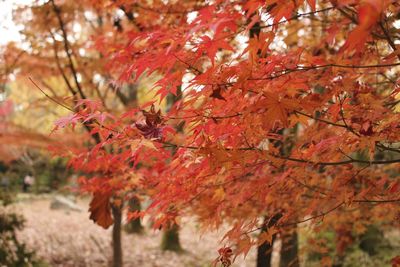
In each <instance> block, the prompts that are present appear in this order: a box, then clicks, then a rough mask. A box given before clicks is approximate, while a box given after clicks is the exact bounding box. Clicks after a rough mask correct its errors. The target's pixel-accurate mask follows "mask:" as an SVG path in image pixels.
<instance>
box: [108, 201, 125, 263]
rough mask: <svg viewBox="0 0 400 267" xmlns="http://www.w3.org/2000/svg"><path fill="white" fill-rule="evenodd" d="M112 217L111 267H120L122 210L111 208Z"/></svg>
mask: <svg viewBox="0 0 400 267" xmlns="http://www.w3.org/2000/svg"><path fill="white" fill-rule="evenodd" d="M111 209H112V215H113V217H114V225H113V229H112V247H113V260H112V264H111V266H112V267H122V266H123V262H122V243H121V223H122V209H121V207H116V206H114V205H112V206H111Z"/></svg>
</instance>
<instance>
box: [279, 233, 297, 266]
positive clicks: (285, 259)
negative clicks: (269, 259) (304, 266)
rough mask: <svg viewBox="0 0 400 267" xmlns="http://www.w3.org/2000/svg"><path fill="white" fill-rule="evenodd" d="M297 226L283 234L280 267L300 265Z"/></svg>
mask: <svg viewBox="0 0 400 267" xmlns="http://www.w3.org/2000/svg"><path fill="white" fill-rule="evenodd" d="M298 243H299V242H298V233H297V228H293V229H291V230H290V231H289V232H286V233H284V234H283V235H282V249H281V261H280V267H299V266H300V263H299V255H298Z"/></svg>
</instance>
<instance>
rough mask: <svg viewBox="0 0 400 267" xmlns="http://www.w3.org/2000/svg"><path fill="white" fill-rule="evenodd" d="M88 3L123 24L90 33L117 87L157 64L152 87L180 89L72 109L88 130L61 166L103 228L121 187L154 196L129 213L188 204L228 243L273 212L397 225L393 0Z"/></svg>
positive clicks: (171, 213)
mask: <svg viewBox="0 0 400 267" xmlns="http://www.w3.org/2000/svg"><path fill="white" fill-rule="evenodd" d="M86 5H93V6H94V7H95V8H97V9H98V10H115V9H119V10H122V11H123V12H124V13H125V15H126V16H127V18H128V20H129V22H130V26H129V27H128V29H129V30H126V31H123V32H121V33H120V35H121V36H119V38H118V39H116V38H114V36H112V37H110V34H108V33H106V34H101V33H99V34H98V35H97V36H95V37H94V38H95V39H94V42H95V47H96V49H98V51H99V52H101V54H102V55H104V57H105V58H107V60H108V63H107V64H105V65H104V66H105V68H107V71H108V72H109V73H112V74H113V75H114V77H118V78H115V83H116V84H123V83H124V82H132V81H134V80H137V79H138V78H139V77H140V76H141V75H149V74H151V73H155V74H156V75H158V76H157V77H159V78H158V81H157V83H156V86H155V87H154V88H153V89H152V90H157V93H158V94H159V95H160V96H162V97H165V96H167V95H169V94H176V92H177V88H178V87H181V88H182V89H183V97H182V98H181V100H179V101H178V102H176V103H175V105H174V106H173V108H172V109H171V110H170V111H169V112H168V113H164V112H163V113H161V112H158V111H157V110H156V109H154V107H152V106H151V103H150V104H148V105H146V106H143V107H140V108H137V109H134V110H130V111H128V112H126V113H124V114H113V116H111V115H110V114H109V112H105V111H104V110H102V108H101V106H99V105H95V106H94V105H90V102H85V103H84V105H82V106H81V107H82V108H81V109H80V111H79V112H77V113H76V114H74V115H73V116H70V117H69V118H70V120H72V122H73V123H76V122H78V121H80V122H83V123H84V124H86V125H89V126H90V127H91V133H92V134H96V135H97V136H98V138H99V139H98V141H99V142H98V143H97V144H96V145H95V146H94V147H93V149H91V150H89V151H86V150H85V151H80V152H76V153H75V156H74V157H73V159H72V160H71V164H72V165H73V166H75V167H76V168H78V169H81V170H83V171H86V172H91V173H93V177H92V178H91V179H89V180H86V179H85V180H82V181H81V182H82V187H83V189H84V190H86V191H89V192H93V193H94V194H95V199H94V200H96V199H98V200H99V201H94V203H93V202H92V211H93V212H94V213H93V214H92V218H93V219H94V220H97V221H98V222H99V223H100V224H101V225H103V226H108V225H109V224H110V216H109V214H108V212H109V207H108V206H107V205H108V201H105V199H108V198H109V196H110V195H111V194H112V195H113V196H114V197H115V196H118V197H122V196H124V193H125V192H128V191H130V190H132V189H135V190H136V192H142V193H144V194H146V195H148V196H150V198H151V200H152V204H151V205H150V206H149V208H148V209H146V210H145V211H143V213H141V214H139V215H144V214H147V215H150V216H151V217H152V218H153V219H154V220H155V221H156V222H155V227H158V226H160V225H166V224H169V223H171V222H178V221H179V220H178V219H177V218H178V217H179V216H180V215H184V214H191V215H195V216H196V217H197V218H198V219H199V221H200V222H201V223H202V224H203V225H204V226H205V228H214V227H219V226H221V224H222V223H224V222H228V223H230V224H232V225H233V228H232V230H231V231H229V232H228V233H227V234H226V240H227V242H232V243H234V244H236V245H237V246H235V249H233V252H232V253H234V254H240V253H247V251H248V249H249V248H250V247H251V246H253V245H257V244H258V242H259V241H257V240H254V239H253V238H252V236H251V235H250V233H252V232H254V231H256V230H258V229H260V228H261V227H262V217H266V218H272V217H273V216H275V215H276V214H281V215H282V216H281V217H280V219H279V220H277V222H276V223H275V225H274V226H273V228H274V230H273V231H280V230H283V229H285V228H286V227H291V226H293V225H296V224H298V223H301V222H306V221H309V222H319V221H321V220H322V219H324V225H326V226H329V225H333V226H334V227H336V228H338V229H342V228H343V227H344V226H346V227H348V225H349V222H352V224H350V227H354V228H356V229H358V230H359V229H362V228H365V225H367V224H369V223H373V222H375V221H381V222H384V224H386V225H394V224H398V222H399V218H398V216H399V209H398V207H399V206H398V202H399V201H400V199H399V193H400V181H399V176H398V173H399V167H400V165H399V163H400V149H399V141H400V134H399V127H400V124H399V122H400V116H399V113H398V111H397V106H398V103H399V100H398V93H399V84H398V80H397V77H398V74H399V71H400V67H399V65H400V61H399V59H400V53H399V52H400V47H399V46H398V44H397V42H396V38H398V35H396V33H397V32H398V29H397V28H396V27H395V26H396V21H397V19H398V16H399V14H400V5H399V3H398V2H397V1H389V0H387V1H382V0H335V1H334V0H321V1H318V3H317V4H316V1H311V0H310V1H303V0H295V1H286V0H267V1H259V0H250V1H241V0H237V1H236V0H231V1H225V0H215V1H161V0H160V1H158V0H154V1H140V0H137V1H132V0H129V1H127V0H118V1H117V0H115V1H106V0H103V1H86ZM149 90H150V89H149ZM67 123H68V119H66V120H62V125H59V126H60V127H63V126H65V125H66V124H67ZM177 125H179V126H180V128H182V130H181V131H177V132H175V131H174V130H173V129H174V128H176V126H177ZM100 194H103V196H100ZM105 196H107V197H105ZM103 204H104V205H103ZM333 213H335V216H333V215H332V214H333ZM96 214H98V215H96ZM136 215H138V214H136ZM102 218H103V219H102ZM104 218H106V219H104ZM267 221H268V220H267ZM336 228H335V229H336ZM271 231H272V230H271ZM270 238H271V237H270V236H268V234H267V235H266V236H265V238H264V239H265V240H268V239H270ZM232 253H231V251H230V252H229V257H230V256H231V254H232ZM225 254H226V253H225ZM229 257H228V258H229ZM226 261H228V262H230V260H229V259H226Z"/></svg>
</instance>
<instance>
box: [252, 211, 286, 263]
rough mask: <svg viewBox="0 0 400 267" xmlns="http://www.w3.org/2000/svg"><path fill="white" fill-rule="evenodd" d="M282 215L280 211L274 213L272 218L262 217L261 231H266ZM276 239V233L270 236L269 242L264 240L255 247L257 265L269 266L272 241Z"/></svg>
mask: <svg viewBox="0 0 400 267" xmlns="http://www.w3.org/2000/svg"><path fill="white" fill-rule="evenodd" d="M281 217H282V214H281V213H277V214H275V216H273V217H272V218H268V217H264V222H263V227H262V228H261V233H260V234H262V233H264V232H267V231H268V229H269V228H271V227H272V226H274V225H275V224H276V223H277V221H278V220H279V219H280V218H281ZM275 239H276V234H274V235H273V236H272V241H271V243H268V242H264V243H262V244H261V245H260V246H259V247H258V248H257V267H270V266H271V259H272V248H273V245H274V241H275Z"/></svg>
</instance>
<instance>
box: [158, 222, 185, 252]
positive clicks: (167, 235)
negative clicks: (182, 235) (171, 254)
mask: <svg viewBox="0 0 400 267" xmlns="http://www.w3.org/2000/svg"><path fill="white" fill-rule="evenodd" d="M161 249H162V250H169V251H175V252H180V251H182V247H181V243H180V241H179V227H178V225H176V224H174V225H173V226H172V227H171V228H170V229H167V230H165V231H164V233H163V237H162V241H161Z"/></svg>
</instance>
